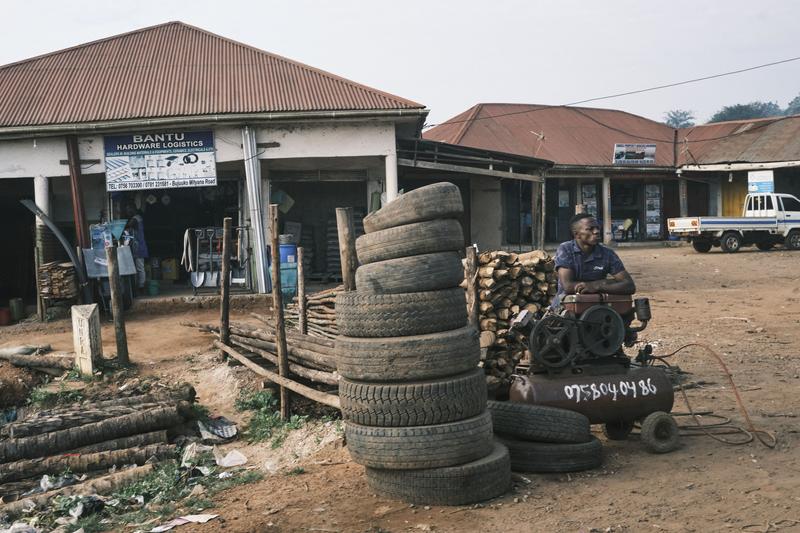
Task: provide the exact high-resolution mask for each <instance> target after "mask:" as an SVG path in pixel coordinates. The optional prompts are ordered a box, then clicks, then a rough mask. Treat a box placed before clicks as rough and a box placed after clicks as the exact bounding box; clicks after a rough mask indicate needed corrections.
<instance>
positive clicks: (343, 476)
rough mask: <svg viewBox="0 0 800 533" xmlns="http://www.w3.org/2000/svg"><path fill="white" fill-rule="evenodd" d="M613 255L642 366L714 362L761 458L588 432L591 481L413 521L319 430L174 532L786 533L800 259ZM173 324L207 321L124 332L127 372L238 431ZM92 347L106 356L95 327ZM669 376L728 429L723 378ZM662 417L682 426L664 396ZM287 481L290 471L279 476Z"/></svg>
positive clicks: (191, 335)
mask: <svg viewBox="0 0 800 533" xmlns="http://www.w3.org/2000/svg"><path fill="white" fill-rule="evenodd" d="M619 254H620V257H621V258H622V260H623V261H624V262H625V264H626V266H627V268H628V270H629V271H630V272H631V273H632V274H633V276H634V279H635V281H636V284H637V287H638V289H639V295H642V296H649V297H650V301H651V307H652V313H653V320H652V322H651V324H650V325H649V327H648V328H647V330H645V332H644V334H643V337H644V338H646V339H647V340H649V341H651V342H652V343H653V344H654V346H655V352H656V353H657V354H665V353H669V352H672V351H674V350H676V349H677V348H679V347H680V346H683V345H685V344H687V343H692V342H698V343H707V344H709V345H710V346H711V347H712V348H713V349H714V350H716V351H717V352H718V353H720V355H722V357H723V358H724V360H725V362H726V364H727V365H728V367H729V369H730V371H731V372H732V374H733V379H734V380H735V382H736V384H737V385H738V386H739V390H740V392H741V395H742V398H743V401H744V403H745V405H746V407H747V409H748V410H749V412H750V415H751V417H752V419H753V422H754V423H755V425H756V426H758V427H760V428H763V429H764V430H767V431H769V432H772V433H774V434H775V435H776V436H777V438H778V445H777V447H776V448H775V449H769V448H767V447H765V446H763V445H761V444H760V443H758V442H757V441H756V442H752V443H749V444H745V445H740V446H733V445H727V444H723V443H720V442H717V441H716V440H713V439H711V438H709V437H707V436H693V437H691V436H690V437H686V438H684V439H683V440H682V447H681V448H680V449H679V450H677V451H675V452H673V453H670V454H666V455H651V454H649V453H647V452H646V451H645V450H644V449H643V448H642V446H641V444H640V443H639V442H638V440H637V438H636V437H631V438H630V439H629V440H628V441H622V442H619V441H617V442H609V441H606V440H605V439H604V438H603V437H602V435H601V434H600V433H598V437H599V438H601V440H603V444H604V464H603V466H602V467H601V468H599V469H597V470H594V471H589V472H583V473H578V474H570V475H566V474H564V475H560V474H553V475H527V474H526V475H525V477H526V478H528V479H529V480H530V484H527V483H525V482H524V481H522V480H520V479H518V480H517V481H516V482H515V484H514V488H513V490H512V491H511V492H509V493H508V494H506V495H505V496H503V497H500V498H497V499H495V500H492V501H488V502H484V503H483V504H481V505H479V506H465V507H438V506H434V507H427V506H410V505H408V504H405V503H402V502H399V501H395V500H390V499H386V498H383V497H380V496H377V495H375V494H373V493H372V492H371V491H370V490H369V488H368V487H367V485H366V481H365V478H364V469H363V468H362V467H361V466H359V465H357V464H355V463H353V462H352V461H350V458H349V455H348V453H347V448H346V447H343V446H342V441H341V438H339V436H338V433H336V432H335V428H333V427H332V425H330V424H329V425H328V426H325V425H324V424H322V425H315V426H314V427H313V428H309V429H308V430H307V431H306V433H298V434H297V435H296V436H294V437H293V438H291V439H290V440H287V442H286V443H285V444H284V446H283V447H282V448H281V449H280V450H279V451H274V450H270V449H269V445H259V446H244V444H243V443H241V442H240V443H235V444H233V445H230V446H231V447H236V448H237V449H241V450H243V451H245V455H248V454H249V455H248V457H250V458H251V464H254V465H256V466H258V467H259V468H261V469H262V470H264V472H265V473H266V476H265V478H264V479H263V480H262V481H260V482H257V483H254V484H251V485H246V486H241V487H237V488H234V489H231V490H230V491H227V492H225V493H221V494H219V495H217V496H216V497H215V503H216V507H215V508H214V509H212V510H209V512H214V513H219V515H220V517H219V518H217V519H215V520H212V521H211V522H209V523H207V524H205V525H202V526H190V525H187V526H181V528H180V529H181V531H183V532H189V531H203V532H216V531H235V532H259V531H270V532H273V531H320V532H338V531H341V532H367V531H370V532H379V531H384V532H386V531H391V532H396V531H448V532H449V531H454V532H455V531H559V532H560V531H564V532H574V531H584V532H586V531H747V532H757V531H760V532H772V531H787V532H788V531H800V452H798V443H799V441H800V435H798V432H800V426H799V425H798V423H799V422H800V253H798V252H786V251H772V252H758V251H755V250H744V251H742V252H740V253H737V254H730V255H729V254H724V253H721V252H717V251H715V252H712V253H709V254H697V253H695V252H694V251H693V250H692V249H691V248H688V247H679V248H660V247H659V248H646V249H622V250H620V251H619ZM246 316H247V315H246V313H243V314H241V315H240V317H246ZM235 318H237V317H234V319H235ZM185 319H192V320H200V321H209V322H211V321H215V320H216V319H217V313H216V311H214V310H198V311H194V312H191V313H185V314H184V316H172V317H168V316H155V317H153V316H144V315H139V316H134V317H132V318H131V319H130V321H129V324H128V336H129V340H130V345H131V359H132V360H134V361H137V362H138V363H139V365H140V368H141V370H142V372H143V373H145V374H156V375H159V376H162V377H163V378H164V379H166V380H175V381H183V380H188V381H190V382H192V383H194V384H195V385H196V386H197V388H198V391H199V392H200V399H201V401H202V402H204V403H206V404H207V405H210V406H211V408H212V411H213V412H217V413H221V414H226V415H230V416H233V417H235V416H238V415H237V414H236V413H235V412H234V411H233V408H232V399H233V398H235V391H236V389H237V387H240V386H242V385H243V384H247V383H250V384H253V383H257V380H254V379H253V377H252V375H249V373H248V372H247V371H246V370H244V369H242V368H241V367H228V366H227V365H225V364H224V363H221V362H219V361H218V360H217V359H216V355H215V354H214V353H213V352H212V351H211V350H210V348H209V346H210V341H211V337H210V336H209V335H207V334H201V333H198V332H196V331H193V330H189V329H187V328H184V327H182V326H180V325H179V323H180V321H181V320H185ZM54 328H55V329H54ZM103 333H104V335H103V337H104V341H105V346H106V347H107V350H111V351H113V349H111V348H108V347H113V340H112V339H113V337H112V332H111V328H110V325H107V326H105V327H104V331H103ZM20 343H50V344H53V347H54V349H56V350H68V349H70V345H71V338H70V333H69V331H68V328H63V331H60V330H58V329H57V326H56V327H54V326H50V327H49V328H44V329H40V330H36V331H31V332H27V333H21V332H17V333H16V334H14V335H13V336H8V335H5V334H4V333H3V332H2V331H0V344H20ZM671 361H672V362H673V364H678V365H679V366H680V367H681V368H682V369H683V370H684V371H687V372H691V373H692V375H691V376H690V380H693V381H703V382H705V384H704V385H702V386H701V387H699V388H693V389H691V390H689V391H688V395H689V398H690V400H691V403H692V407H693V408H694V409H695V410H697V411H713V412H714V413H716V414H719V415H722V416H726V417H730V418H731V419H732V420H733V422H734V423H735V424H737V425H743V424H744V419H743V416H742V414H741V413H740V412H739V410H738V408H737V406H736V403H735V401H734V398H733V394H732V391H731V389H730V387H729V385H728V383H727V381H726V377H725V374H724V373H723V372H722V371H721V369H720V367H719V365H718V364H717V363H716V362H715V361H714V360H713V359H712V358H711V357H709V356H708V355H707V354H706V353H705V352H704V351H703V350H702V349H700V348H697V347H692V348H688V349H686V350H685V351H683V352H681V353H680V354H679V355H676V356H675V357H673V358H672V359H671ZM674 410H675V411H678V412H685V411H686V406H685V404H684V403H683V400H682V399H680V397H679V396H678V397H677V398H676V404H675V409H674ZM679 421H680V423H681V424H689V423H690V421H689V420H688V419H687V418H685V417H682V418H680V419H679ZM597 429H598V430H599V428H597ZM727 437H728V438H731V439H735V438H738V435H728V436H727ZM298 466H299V467H301V468H302V469H303V472H302V473H300V474H296V475H289V473H290V470H289V468H290V467H291V468H296V467H298ZM295 472H298V470H295Z"/></svg>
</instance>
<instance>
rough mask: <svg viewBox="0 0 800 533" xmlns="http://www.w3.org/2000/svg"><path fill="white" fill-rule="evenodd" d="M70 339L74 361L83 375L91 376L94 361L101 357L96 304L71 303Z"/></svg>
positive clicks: (101, 348) (101, 343)
mask: <svg viewBox="0 0 800 533" xmlns="http://www.w3.org/2000/svg"><path fill="white" fill-rule="evenodd" d="M70 313H71V314H72V341H73V349H74V350H75V362H76V363H77V365H78V370H80V372H81V374H82V375H84V376H91V375H92V374H93V372H94V363H96V362H100V361H101V360H102V358H103V340H102V338H101V337H100V315H99V313H98V312H97V304H88V305H73V306H72V309H71V311H70Z"/></svg>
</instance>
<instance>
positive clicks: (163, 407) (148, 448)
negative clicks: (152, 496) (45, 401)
mask: <svg viewBox="0 0 800 533" xmlns="http://www.w3.org/2000/svg"><path fill="white" fill-rule="evenodd" d="M194 399H195V391H194V389H193V388H192V387H191V386H190V385H188V384H186V385H183V386H180V387H179V388H176V389H174V390H166V391H164V392H155V393H147V394H138V395H133V396H128V397H122V398H115V399H112V400H102V401H89V402H84V403H76V404H72V405H67V406H62V407H59V408H56V409H51V410H47V411H40V412H38V413H35V414H32V415H30V416H28V417H26V418H24V419H21V420H17V421H15V422H11V423H9V424H7V425H5V426H3V427H2V428H1V429H0V496H2V501H3V502H4V503H5V502H12V503H5V505H2V506H0V514H1V513H3V512H6V513H15V512H18V511H20V510H22V509H27V508H30V507H38V506H43V505H46V503H47V501H48V500H49V498H50V497H52V496H55V495H56V494H68V493H75V492H76V491H86V492H87V493H88V492H92V491H93V490H97V488H98V486H99V485H98V484H101V485H103V486H107V487H112V488H113V486H115V485H117V484H119V483H122V482H130V481H131V480H132V479H136V477H137V476H140V475H143V474H144V473H146V472H147V471H149V470H150V469H151V468H152V464H153V463H155V462H158V461H162V460H166V459H170V458H174V457H175V446H174V445H173V444H169V440H168V439H169V435H168V431H169V430H172V429H173V428H176V427H178V426H181V425H183V424H184V423H185V422H186V421H187V420H189V419H191V418H192V417H193V416H194V415H193V409H192V408H191V403H190V402H193V401H194ZM127 465H140V466H138V467H136V468H132V469H127V468H126V469H125V470H122V467H123V466H126V467H127ZM109 469H111V470H112V472H113V471H114V470H117V469H120V470H122V471H121V472H116V473H112V474H110V475H109V474H108V470H109ZM65 472H66V473H69V474H65ZM84 474H86V476H84ZM44 475H48V476H49V481H51V482H54V484H55V485H56V486H55V487H53V486H46V484H45V482H44V481H42V476H44ZM59 476H60V477H64V478H66V477H70V478H72V479H71V480H66V479H63V480H62V479H60V477H59ZM79 476H80V477H79ZM87 478H88V479H87ZM76 483H77V484H76ZM61 485H66V486H64V487H63V488H56V487H58V486H61ZM37 487H40V488H44V489H45V492H41V491H39V492H38V493H36V494H35V495H34V496H28V497H25V496H23V495H24V494H25V493H28V492H29V491H31V489H35V488H37ZM32 492H36V491H32Z"/></svg>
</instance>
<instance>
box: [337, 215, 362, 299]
mask: <svg viewBox="0 0 800 533" xmlns="http://www.w3.org/2000/svg"><path fill="white" fill-rule="evenodd" d="M336 227H337V228H338V230H339V256H340V257H341V260H342V284H343V285H344V290H346V291H354V290H356V269H357V268H358V258H357V257H356V231H355V224H354V223H353V208H352V207H337V208H336Z"/></svg>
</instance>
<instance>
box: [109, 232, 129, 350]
mask: <svg viewBox="0 0 800 533" xmlns="http://www.w3.org/2000/svg"><path fill="white" fill-rule="evenodd" d="M106 259H107V261H108V285H109V287H110V289H111V312H112V314H113V316H114V337H115V339H116V341H117V362H118V363H119V364H121V365H127V364H129V363H130V359H129V358H128V336H127V334H126V333H125V317H124V316H123V314H122V313H123V311H122V306H123V303H122V302H123V297H122V283H121V282H120V279H119V263H118V261H117V247H116V246H107V247H106Z"/></svg>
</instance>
